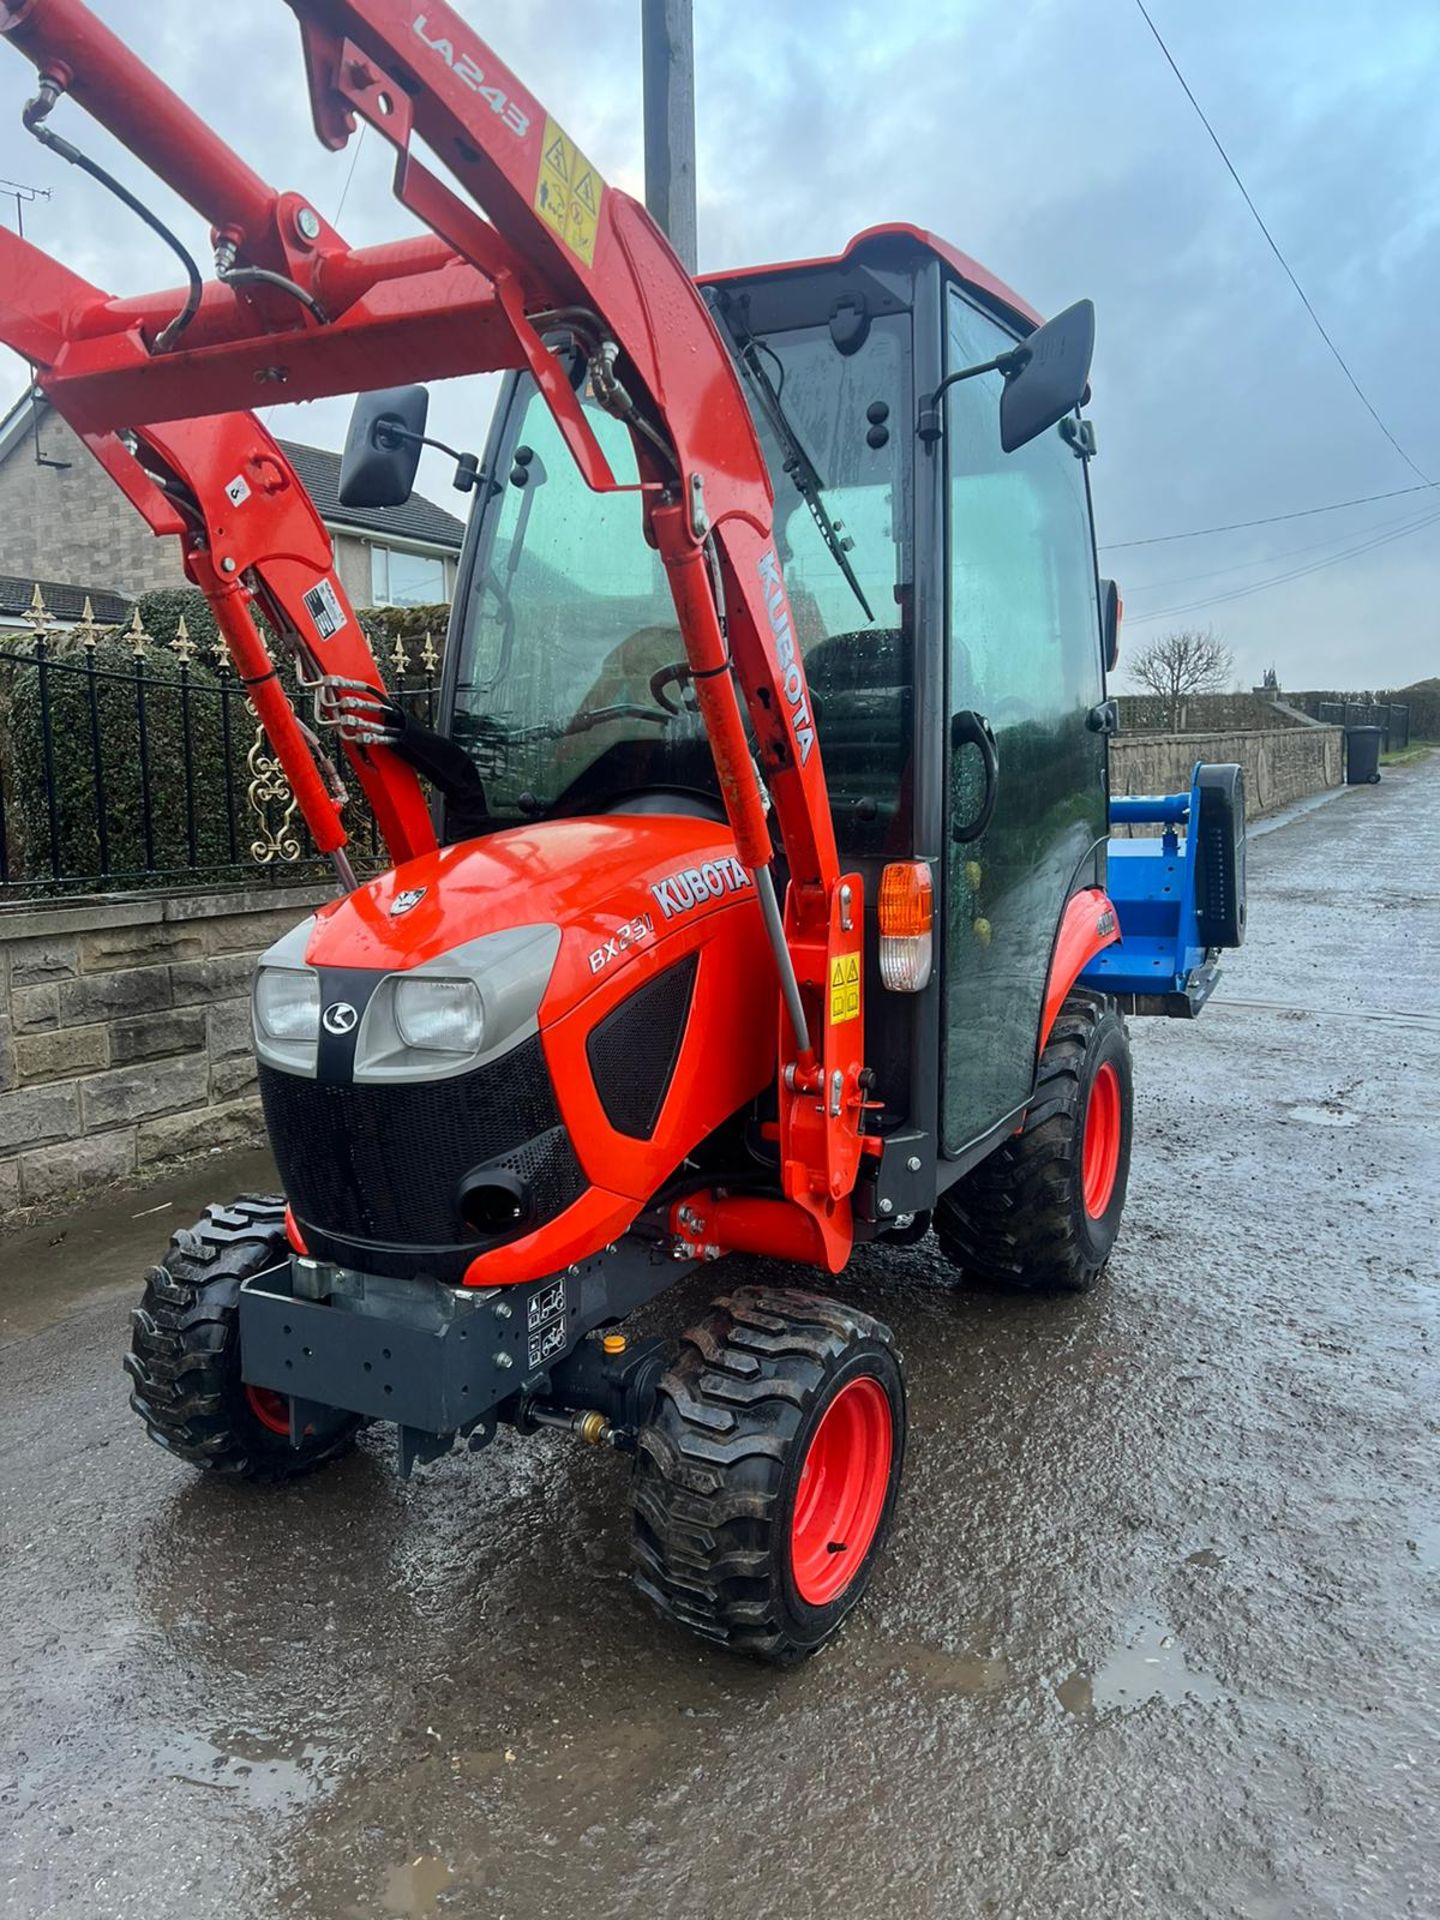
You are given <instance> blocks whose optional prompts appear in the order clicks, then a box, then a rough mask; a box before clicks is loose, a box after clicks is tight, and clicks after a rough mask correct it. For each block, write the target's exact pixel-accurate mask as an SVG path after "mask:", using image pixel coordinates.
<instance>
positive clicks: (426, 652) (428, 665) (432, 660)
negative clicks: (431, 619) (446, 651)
mask: <svg viewBox="0 0 1440 1920" xmlns="http://www.w3.org/2000/svg"><path fill="white" fill-rule="evenodd" d="M420 664H421V666H422V667H424V669H425V671H426V673H431V674H433V673H434V671H435V669H436V668H437V667H438V666H439V664H440V656H439V654H438V653H437V652H436V651H435V639H434V636H433V635H432V634H431V632H430V630H429V628H428V627H427V628H426V630H425V644H424V646H423V647H421V649H420Z"/></svg>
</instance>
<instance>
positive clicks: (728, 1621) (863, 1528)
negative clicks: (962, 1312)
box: [634, 1287, 906, 1666]
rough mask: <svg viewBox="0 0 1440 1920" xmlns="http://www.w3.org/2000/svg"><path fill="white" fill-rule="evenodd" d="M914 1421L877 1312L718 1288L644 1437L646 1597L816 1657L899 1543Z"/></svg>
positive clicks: (748, 1649) (696, 1627) (640, 1464)
mask: <svg viewBox="0 0 1440 1920" xmlns="http://www.w3.org/2000/svg"><path fill="white" fill-rule="evenodd" d="M905 1425H906V1422H905V1385H904V1380H903V1378H902V1374H901V1362H900V1356H899V1354H898V1353H897V1352H896V1351H895V1342H894V1336H893V1335H892V1334H891V1332H890V1329H889V1328H888V1327H884V1326H882V1325H881V1324H880V1323H879V1321H877V1320H872V1319H871V1318H870V1317H869V1316H868V1315H867V1314H863V1313H857V1312H855V1311H854V1309H853V1308H850V1307H846V1306H842V1305H841V1304H840V1303H839V1302H838V1301H835V1300H826V1299H820V1298H818V1297H816V1296H815V1295H812V1294H805V1293H796V1292H792V1291H790V1290H789V1289H788V1288H780V1287H744V1288H741V1289H739V1290H737V1291H736V1292H735V1293H733V1294H731V1295H729V1296H728V1297H727V1298H725V1299H722V1300H717V1301H716V1303H715V1305H714V1307H713V1309H712V1310H711V1312H710V1314H709V1315H708V1316H707V1317H706V1319H705V1320H704V1321H702V1323H701V1324H700V1325H699V1326H698V1327H694V1328H692V1329H691V1330H690V1331H689V1332H688V1333H686V1334H685V1335H684V1336H683V1342H682V1351H681V1353H680V1356H679V1358H678V1359H677V1360H676V1362H675V1364H674V1366H673V1367H671V1369H670V1370H669V1371H668V1372H667V1373H666V1374H665V1375H664V1377H663V1378H662V1379H661V1381H660V1385H659V1391H658V1396H657V1399H656V1404H655V1410H654V1413H653V1415H652V1416H651V1419H650V1422H649V1423H648V1425H646V1426H645V1427H643V1428H642V1429H641V1432H640V1436H639V1449H638V1452H637V1455H636V1463H635V1490H634V1510H635V1560H636V1576H635V1577H636V1583H637V1585H638V1586H639V1588H640V1590H641V1592H642V1593H644V1594H646V1595H648V1597H649V1598H650V1599H651V1600H652V1601H653V1602H654V1604H655V1605H656V1606H657V1607H658V1608H659V1609H660V1611H661V1613H663V1614H665V1615H666V1616H667V1618H669V1619H671V1620H674V1621H675V1622H676V1623H677V1624H678V1625H680V1626H683V1627H688V1628H689V1629H690V1630H691V1631H692V1632H694V1633H698V1634H701V1635H703V1636H704V1637H705V1638H706V1639H708V1640H714V1641H718V1642H719V1643H720V1644H721V1645H722V1646H726V1647H730V1648H733V1649H734V1650H736V1651H737V1652H742V1653H748V1654H752V1655H754V1656H755V1657H756V1658H758V1659H761V1660H768V1661H770V1662H772V1663H773V1664H775V1665H778V1666H793V1665H794V1664H795V1663H796V1662H797V1661H800V1660H803V1659H806V1658H807V1657H808V1656H809V1655H810V1654H813V1653H816V1652H818V1651H819V1649H820V1648H821V1647H823V1646H824V1645H825V1643H826V1642H827V1641H828V1640H830V1639H831V1638H832V1637H833V1635H834V1634H835V1633H836V1632H837V1631H838V1630H839V1627H840V1625H841V1622H842V1621H843V1620H844V1619H845V1617H846V1615H847V1614H848V1613H849V1612H850V1610H851V1608H852V1607H854V1605H855V1604H856V1602H857V1601H858V1600H859V1599H860V1597H861V1595H862V1594H863V1593H864V1591H865V1588H866V1586H867V1585H868V1583H869V1580H870V1576H871V1573H872V1572H873V1570H874V1566H875V1561H876V1559H877V1557H878V1556H879V1553H880V1550H881V1548H882V1547H883V1545H884V1543H885V1537H886V1535H887V1533H888V1531H889V1527H890V1520H891V1516H892V1514H893V1512H894V1508H895V1499H896V1495H897V1493H898V1491H899V1486H900V1472H901V1466H902V1464H903V1461H904V1455H905Z"/></svg>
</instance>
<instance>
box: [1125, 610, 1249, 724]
mask: <svg viewBox="0 0 1440 1920" xmlns="http://www.w3.org/2000/svg"><path fill="white" fill-rule="evenodd" d="M1234 670H1235V663H1234V660H1233V659H1232V657H1231V653H1230V649H1229V648H1228V647H1227V646H1226V645H1225V643H1224V642H1223V641H1222V640H1217V639H1216V637H1215V635H1214V634H1213V633H1212V632H1211V631H1210V629H1209V628H1208V627H1207V628H1206V630H1205V631H1204V632H1203V633H1202V632H1201V631H1200V630H1199V628H1198V627H1181V628H1178V629H1177V630H1176V631H1175V632H1174V633H1164V634H1162V635H1161V636H1160V638H1159V639H1158V640H1152V641H1151V642H1150V644H1149V645H1148V646H1144V647H1141V649H1140V651H1139V652H1138V653H1135V654H1132V655H1131V657H1130V677H1131V679H1132V680H1138V681H1139V683H1140V685H1141V686H1142V687H1144V688H1146V689H1147V691H1149V692H1150V693H1153V694H1155V695H1157V696H1158V698H1159V699H1160V700H1161V701H1162V702H1163V703H1164V708H1165V724H1166V726H1168V727H1176V726H1178V725H1179V723H1180V703H1181V702H1182V700H1184V698H1185V696H1186V695H1187V694H1190V693H1221V692H1223V691H1224V689H1225V688H1226V687H1227V686H1228V685H1229V684H1230V680H1231V676H1232V675H1233V673H1234Z"/></svg>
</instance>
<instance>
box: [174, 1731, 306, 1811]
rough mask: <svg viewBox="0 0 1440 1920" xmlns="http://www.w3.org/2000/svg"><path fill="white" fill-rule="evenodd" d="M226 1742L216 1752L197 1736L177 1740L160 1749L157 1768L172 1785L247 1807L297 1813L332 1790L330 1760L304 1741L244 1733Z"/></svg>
mask: <svg viewBox="0 0 1440 1920" xmlns="http://www.w3.org/2000/svg"><path fill="white" fill-rule="evenodd" d="M224 1738H225V1745H224V1746H223V1747H220V1746H216V1745H215V1744H214V1743H213V1742H212V1741H209V1740H206V1739H204V1738H202V1736H201V1735H200V1734H198V1733H182V1734H177V1735H176V1736H175V1738H174V1739H173V1740H168V1741H166V1743H165V1745H164V1746H163V1747H162V1748H161V1749H160V1752H159V1754H158V1755H157V1761H158V1764H159V1766H160V1768H161V1770H162V1771H163V1772H164V1773H165V1774H166V1775H168V1777H169V1778H170V1779H172V1780H180V1781H183V1782H185V1783H186V1784H187V1785H189V1786H194V1787H206V1788H208V1789H209V1790H210V1791H211V1792H212V1793H224V1794H232V1795H233V1796H234V1797H235V1799H236V1800H237V1801H240V1802H241V1803H243V1804H244V1805H245V1806H250V1807H264V1808H271V1809H274V1808H288V1807H295V1806H298V1805H300V1804H301V1802H303V1801H306V1800H309V1799H311V1798H313V1796H314V1795H316V1794H318V1793H321V1792H323V1791H324V1790H325V1788H326V1787H327V1786H328V1785H329V1784H330V1774H331V1771H332V1766H331V1755H330V1754H329V1753H328V1752H327V1750H326V1749H325V1748H324V1747H318V1746H315V1745H314V1744H312V1743H311V1742H310V1741H308V1740H307V1741H303V1742H300V1741H293V1740H272V1739H269V1738H267V1736H266V1735H264V1734H261V1733H255V1732H252V1731H251V1730H249V1729H248V1728H243V1727H241V1728H235V1729H234V1730H233V1731H227V1732H226V1734H225V1736H224Z"/></svg>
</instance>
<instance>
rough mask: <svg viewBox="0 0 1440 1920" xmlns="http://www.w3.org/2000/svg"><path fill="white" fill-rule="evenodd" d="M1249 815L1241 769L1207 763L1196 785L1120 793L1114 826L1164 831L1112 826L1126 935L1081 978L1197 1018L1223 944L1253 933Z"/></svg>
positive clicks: (1113, 881)
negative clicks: (1152, 831) (1117, 831)
mask: <svg viewBox="0 0 1440 1920" xmlns="http://www.w3.org/2000/svg"><path fill="white" fill-rule="evenodd" d="M1244 821H1245V807H1244V789H1243V784H1242V783H1241V780H1240V769H1239V768H1238V767H1233V768H1232V767H1215V766H1211V767H1207V766H1204V765H1203V764H1202V763H1200V762H1197V763H1196V766H1195V771H1194V773H1193V775H1192V777H1191V782H1190V791H1189V792H1188V793H1166V794H1126V795H1117V796H1114V797H1112V799H1111V801H1110V823H1111V826H1112V827H1115V826H1126V825H1134V826H1160V827H1163V828H1164V832H1163V833H1162V834H1161V835H1160V836H1159V837H1158V838H1152V837H1147V838H1145V839H1143V840H1128V839H1119V838H1116V837H1115V836H1114V835H1113V834H1112V836H1111V839H1110V847H1109V856H1108V862H1107V864H1108V870H1109V879H1108V883H1107V891H1108V893H1109V895H1110V899H1111V901H1112V902H1113V903H1114V907H1115V912H1116V914H1117V916H1118V918H1119V921H1120V942H1119V944H1118V945H1117V946H1110V947H1106V948H1104V949H1103V950H1102V951H1101V952H1100V953H1097V954H1096V955H1095V957H1094V959H1093V960H1091V961H1090V962H1089V963H1088V965H1087V966H1086V967H1085V969H1084V971H1083V972H1082V973H1081V975H1080V981H1079V984H1080V985H1081V986H1083V987H1090V988H1091V989H1093V990H1094V991H1095V992H1097V993H1109V994H1114V995H1115V996H1116V997H1117V998H1118V999H1119V1000H1120V1002H1121V1005H1122V1007H1123V1009H1124V1010H1125V1011H1126V1012H1130V1013H1159V1014H1170V1015H1171V1016H1174V1017H1178V1018H1180V1019H1193V1017H1194V1016H1195V1015H1196V1014H1197V1013H1198V1012H1199V1011H1200V1009H1201V1007H1203V1006H1204V1004H1205V1002H1206V1000H1208V999H1209V997H1210V994H1211V992H1212V990H1213V988H1214V986H1215V982H1216V981H1217V980H1218V979H1219V977H1220V970H1219V967H1218V965H1217V964H1216V956H1217V954H1218V952H1219V949H1220V948H1221V947H1222V946H1239V944H1240V940H1241V939H1242V938H1243V935H1244V920H1245V861H1244V849H1245V839H1244V835H1245V825H1244Z"/></svg>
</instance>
